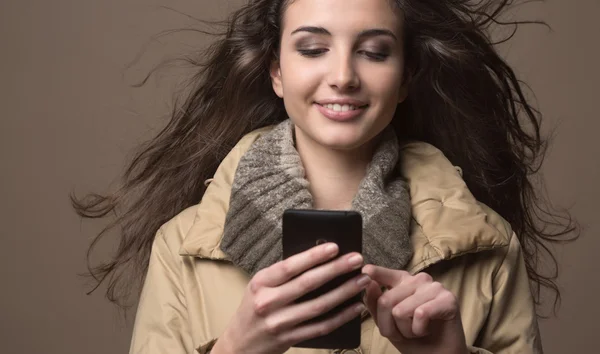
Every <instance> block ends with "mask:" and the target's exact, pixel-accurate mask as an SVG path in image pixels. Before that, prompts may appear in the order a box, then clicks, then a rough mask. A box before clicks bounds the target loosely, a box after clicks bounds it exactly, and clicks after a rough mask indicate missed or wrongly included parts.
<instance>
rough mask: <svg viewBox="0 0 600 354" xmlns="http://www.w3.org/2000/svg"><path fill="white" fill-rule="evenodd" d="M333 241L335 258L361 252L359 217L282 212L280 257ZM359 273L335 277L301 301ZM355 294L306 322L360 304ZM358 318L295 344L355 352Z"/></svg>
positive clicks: (323, 212) (338, 213)
mask: <svg viewBox="0 0 600 354" xmlns="http://www.w3.org/2000/svg"><path fill="white" fill-rule="evenodd" d="M326 242H334V243H336V244H337V245H338V247H339V250H340V251H339V253H338V255H337V257H341V256H343V255H344V254H348V253H351V252H358V253H362V217H361V215H360V214H359V213H358V212H355V211H332V210H307V209H303V210H298V209H288V210H286V211H285V212H284V213H283V239H282V243H283V258H284V259H285V258H288V257H291V256H293V255H295V254H297V253H301V252H304V251H306V250H308V249H310V248H312V247H315V246H316V245H319V244H322V243H326ZM360 273H361V270H360V269H356V270H354V271H352V272H349V273H346V274H343V275H340V276H338V277H337V278H335V279H333V280H331V281H330V282H328V283H327V284H324V285H323V286H321V287H320V288H318V289H316V290H314V291H311V292H309V293H308V294H306V295H304V296H302V297H300V298H299V299H297V300H296V302H303V301H307V300H311V299H314V298H316V297H318V296H320V295H323V294H325V293H327V292H329V291H330V290H333V289H335V288H337V287H338V286H340V285H342V284H343V283H345V282H346V281H348V280H350V279H352V278H354V277H356V276H357V275H359V274H360ZM361 298H362V295H361V294H357V295H356V296H354V297H352V298H350V299H349V300H347V301H345V302H344V303H342V304H340V305H339V306H338V307H336V308H334V309H332V310H331V311H329V312H327V313H325V314H323V315H321V316H318V317H316V318H314V319H311V320H309V321H307V322H305V323H311V322H318V321H320V320H323V319H325V318H327V317H330V316H332V315H335V314H336V313H338V312H340V311H341V310H343V309H344V308H346V307H348V306H349V305H352V304H354V303H357V302H360V301H362V299H361ZM360 324H361V318H360V316H357V317H356V318H354V319H352V320H351V321H349V322H347V323H346V324H344V325H342V326H341V327H339V328H338V329H336V330H334V331H333V332H331V333H329V334H327V335H325V336H322V337H317V338H313V339H310V340H307V341H303V342H301V343H298V344H296V345H295V347H300V348H321V349H355V348H357V347H359V346H360Z"/></svg>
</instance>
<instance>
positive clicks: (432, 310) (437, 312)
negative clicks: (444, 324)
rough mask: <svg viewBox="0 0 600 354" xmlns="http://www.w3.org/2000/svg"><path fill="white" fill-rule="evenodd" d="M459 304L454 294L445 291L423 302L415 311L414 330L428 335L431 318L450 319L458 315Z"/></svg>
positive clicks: (418, 333) (420, 334) (421, 334)
mask: <svg viewBox="0 0 600 354" xmlns="http://www.w3.org/2000/svg"><path fill="white" fill-rule="evenodd" d="M458 311H459V310H458V304H457V303H456V298H455V297H454V295H453V294H452V293H451V292H449V291H445V292H443V293H440V294H438V296H436V297H435V298H434V299H433V300H431V301H429V302H426V303H424V304H422V305H421V306H419V307H417V308H416V309H415V311H414V318H413V326H412V331H413V332H414V333H415V335H418V336H426V335H427V334H428V333H429V332H430V331H429V324H430V322H431V320H443V321H450V320H453V319H455V318H456V316H457V315H458Z"/></svg>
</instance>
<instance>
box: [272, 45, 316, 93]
mask: <svg viewBox="0 0 600 354" xmlns="http://www.w3.org/2000/svg"><path fill="white" fill-rule="evenodd" d="M319 70H320V68H319V67H318V65H315V63H311V62H309V61H308V60H306V59H303V58H298V57H297V56H295V57H294V56H293V55H286V56H282V58H281V78H282V80H281V82H282V86H283V95H284V99H286V100H298V99H304V98H307V97H310V96H311V94H312V93H314V91H315V90H316V89H317V88H318V86H319V83H320V77H321V75H320V74H319Z"/></svg>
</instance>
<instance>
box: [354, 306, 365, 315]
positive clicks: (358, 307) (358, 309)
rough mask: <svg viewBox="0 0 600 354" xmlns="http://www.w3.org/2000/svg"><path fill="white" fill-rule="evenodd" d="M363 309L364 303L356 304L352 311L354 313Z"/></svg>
mask: <svg viewBox="0 0 600 354" xmlns="http://www.w3.org/2000/svg"><path fill="white" fill-rule="evenodd" d="M364 309H365V305H363V304H358V305H356V307H355V308H354V312H356V313H361V312H363V310H364Z"/></svg>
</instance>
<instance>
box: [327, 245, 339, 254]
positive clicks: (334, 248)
mask: <svg viewBox="0 0 600 354" xmlns="http://www.w3.org/2000/svg"><path fill="white" fill-rule="evenodd" d="M337 250H338V246H337V245H336V244H335V243H331V244H329V245H327V246H325V252H327V253H328V254H333V253H335V252H337Z"/></svg>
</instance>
